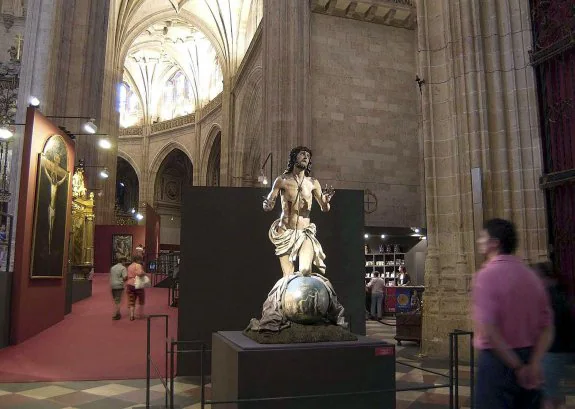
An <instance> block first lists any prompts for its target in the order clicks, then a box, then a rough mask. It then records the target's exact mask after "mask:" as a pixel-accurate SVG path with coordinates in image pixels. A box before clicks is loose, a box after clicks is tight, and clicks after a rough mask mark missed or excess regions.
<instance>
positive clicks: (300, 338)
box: [244, 322, 357, 344]
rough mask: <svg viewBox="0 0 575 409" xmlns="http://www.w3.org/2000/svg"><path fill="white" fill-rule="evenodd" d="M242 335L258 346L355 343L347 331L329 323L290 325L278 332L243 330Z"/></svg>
mask: <svg viewBox="0 0 575 409" xmlns="http://www.w3.org/2000/svg"><path fill="white" fill-rule="evenodd" d="M244 335H245V336H247V337H248V338H250V339H253V340H254V341H256V342H257V343H259V344H304V343H311V342H337V341H357V337H356V336H355V335H354V334H352V333H351V332H349V331H348V330H347V329H345V328H343V327H340V326H338V325H333V324H330V323H320V324H312V325H304V324H298V323H296V322H292V323H291V325H290V326H289V327H287V328H284V329H283V330H281V331H279V332H271V331H252V330H249V329H247V330H245V331H244Z"/></svg>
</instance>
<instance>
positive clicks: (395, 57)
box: [310, 13, 424, 227]
mask: <svg viewBox="0 0 575 409" xmlns="http://www.w3.org/2000/svg"><path fill="white" fill-rule="evenodd" d="M416 40H417V37H416V32H415V31H413V30H407V29H403V28H397V27H391V26H385V25H380V24H373V23H369V22H362V21H356V20H351V19H345V18H340V17H334V16H328V15H321V14H315V13H312V17H311V56H310V64H311V83H312V85H311V89H312V91H311V100H312V118H313V120H312V149H313V151H314V158H313V164H314V175H315V176H316V177H317V178H318V179H319V180H320V182H321V183H322V184H325V183H327V184H331V185H333V186H334V187H335V188H336V189H338V188H344V189H369V190H370V191H371V192H373V194H374V195H375V196H376V197H377V202H378V204H377V209H376V210H375V211H374V212H373V213H369V214H366V218H365V223H366V225H370V226H407V227H411V226H421V225H423V223H424V210H423V200H422V156H421V150H422V147H421V143H420V140H419V139H420V138H419V134H420V131H419V129H420V126H419V124H420V115H419V113H420V109H419V107H420V95H419V91H418V87H417V84H416V82H415V75H416V49H415V47H416Z"/></svg>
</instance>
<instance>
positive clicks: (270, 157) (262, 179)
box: [258, 152, 274, 186]
mask: <svg viewBox="0 0 575 409" xmlns="http://www.w3.org/2000/svg"><path fill="white" fill-rule="evenodd" d="M268 160H269V161H270V179H271V178H272V172H273V169H274V155H273V153H272V152H270V153H268V156H267V157H266V160H265V161H264V163H263V165H262V167H261V169H260V175H259V176H258V182H260V183H261V184H262V185H264V186H265V185H267V184H268V182H269V180H268V178H267V176H266V175H265V173H264V167H265V166H266V163H268Z"/></svg>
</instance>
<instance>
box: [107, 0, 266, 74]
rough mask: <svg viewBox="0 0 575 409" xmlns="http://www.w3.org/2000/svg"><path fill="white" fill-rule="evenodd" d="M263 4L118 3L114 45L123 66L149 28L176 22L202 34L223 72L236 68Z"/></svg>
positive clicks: (238, 0) (222, 0)
mask: <svg viewBox="0 0 575 409" xmlns="http://www.w3.org/2000/svg"><path fill="white" fill-rule="evenodd" d="M262 13H263V0H120V1H118V2H117V10H116V16H117V18H116V30H115V32H116V36H115V43H116V47H117V51H119V57H120V62H123V60H124V58H125V56H126V54H127V53H128V49H129V48H130V47H131V45H132V42H133V41H134V39H135V38H136V37H137V36H139V35H140V34H141V33H142V32H143V31H145V30H146V29H148V28H149V27H150V26H151V25H153V24H155V23H157V22H161V21H169V20H173V19H178V20H180V21H183V22H186V23H188V24H190V25H191V26H193V27H195V28H197V29H198V30H199V31H201V32H203V33H204V35H205V36H206V38H207V39H209V40H210V41H211V42H212V43H213V46H214V49H215V50H216V52H217V53H218V55H219V57H220V60H221V65H222V69H223V70H224V72H228V73H233V72H234V70H235V69H236V68H237V67H238V66H239V64H240V62H241V60H242V58H243V56H244V54H245V52H246V50H247V48H248V46H249V44H250V42H251V39H252V37H253V35H254V33H255V31H256V29H257V26H258V24H259V22H260V20H261V18H262Z"/></svg>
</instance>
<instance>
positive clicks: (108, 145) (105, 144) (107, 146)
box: [98, 138, 112, 149]
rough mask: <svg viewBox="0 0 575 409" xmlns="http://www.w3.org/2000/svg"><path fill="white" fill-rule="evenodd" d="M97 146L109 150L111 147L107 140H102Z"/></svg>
mask: <svg viewBox="0 0 575 409" xmlns="http://www.w3.org/2000/svg"><path fill="white" fill-rule="evenodd" d="M98 146H100V148H102V149H110V148H111V147H112V142H110V140H109V139H108V138H102V139H100V140H99V141H98Z"/></svg>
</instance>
